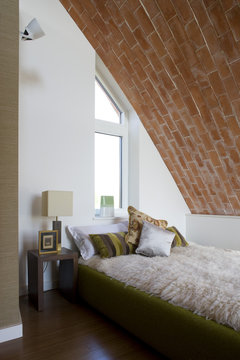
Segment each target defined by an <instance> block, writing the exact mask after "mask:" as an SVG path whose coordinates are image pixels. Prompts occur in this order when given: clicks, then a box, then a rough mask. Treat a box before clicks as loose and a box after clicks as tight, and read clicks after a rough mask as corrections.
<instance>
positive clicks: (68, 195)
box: [42, 190, 73, 251]
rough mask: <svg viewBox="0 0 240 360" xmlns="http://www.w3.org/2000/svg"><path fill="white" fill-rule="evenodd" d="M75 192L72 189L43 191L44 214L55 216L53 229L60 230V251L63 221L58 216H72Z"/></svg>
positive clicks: (59, 247)
mask: <svg viewBox="0 0 240 360" xmlns="http://www.w3.org/2000/svg"><path fill="white" fill-rule="evenodd" d="M72 214H73V192H72V191H49V190H48V191H43V192H42V216H54V217H56V220H55V221H53V230H58V251H61V228H62V222H61V221H59V220H58V216H72Z"/></svg>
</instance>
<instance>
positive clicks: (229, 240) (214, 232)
mask: <svg viewBox="0 0 240 360" xmlns="http://www.w3.org/2000/svg"><path fill="white" fill-rule="evenodd" d="M239 229H240V216H225V215H197V214H188V215H186V240H188V241H192V242H195V243H197V244H200V245H205V246H215V247H218V248H224V249H233V250H240V241H239Z"/></svg>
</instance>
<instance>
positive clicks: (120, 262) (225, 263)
mask: <svg viewBox="0 0 240 360" xmlns="http://www.w3.org/2000/svg"><path fill="white" fill-rule="evenodd" d="M79 263H81V264H84V265H88V266H90V267H92V268H94V269H96V270H98V271H100V272H103V273H104V274H106V275H108V276H110V277H112V278H114V279H117V280H119V281H121V282H124V283H125V284H126V285H131V286H133V287H135V288H137V289H139V290H142V291H145V292H147V293H149V294H151V295H155V296H158V297H160V298H162V299H163V300H166V301H168V302H169V303H171V304H173V305H177V306H181V307H183V308H185V309H188V310H191V311H192V312H194V313H196V314H198V315H201V316H204V317H205V318H207V319H213V320H215V321H216V322H218V323H221V324H224V325H228V326H230V327H232V328H234V329H235V330H237V331H240V252H239V251H234V250H224V249H217V248H214V247H206V246H200V245H197V244H193V243H191V244H190V245H189V246H188V247H185V248H183V247H179V248H177V247H175V248H173V249H172V251H171V255H170V256H169V257H160V256H156V257H152V258H149V257H144V256H141V255H135V254H134V255H123V256H118V257H114V258H110V259H101V258H100V257H99V256H94V257H93V258H91V259H89V260H87V261H85V260H83V259H80V260H79Z"/></svg>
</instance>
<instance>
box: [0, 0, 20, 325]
mask: <svg viewBox="0 0 240 360" xmlns="http://www.w3.org/2000/svg"><path fill="white" fill-rule="evenodd" d="M18 12H19V10H18V0H1V1H0V14H1V21H0V47H1V51H0V199H1V201H0V329H1V328H5V327H9V326H13V325H17V324H19V323H21V318H20V314H19V289H18V287H19V285H18V272H19V270H18V42H19V37H18V31H19V29H18Z"/></svg>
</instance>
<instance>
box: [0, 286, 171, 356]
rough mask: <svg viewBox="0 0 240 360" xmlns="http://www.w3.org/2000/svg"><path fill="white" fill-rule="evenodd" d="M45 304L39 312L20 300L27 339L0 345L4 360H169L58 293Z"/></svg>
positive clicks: (51, 294) (49, 294) (50, 293)
mask: <svg viewBox="0 0 240 360" xmlns="http://www.w3.org/2000/svg"><path fill="white" fill-rule="evenodd" d="M44 301H45V303H44V311H43V312H38V311H36V310H35V308H34V307H33V306H32V305H31V304H30V303H29V301H28V297H27V296H25V297H21V298H20V309H21V315H22V321H23V337H22V338H20V339H16V340H12V341H8V342H5V343H2V344H0V359H1V360H53V359H57V360H123V359H124V360H146V359H147V360H156V359H164V360H166V358H165V357H163V356H161V355H160V354H158V353H156V352H155V351H154V350H152V349H151V348H150V347H148V346H147V345H145V344H144V343H142V342H141V341H139V340H138V339H136V338H135V337H134V336H132V335H131V334H129V333H128V332H126V331H124V330H123V329H122V328H121V327H119V326H117V325H116V324H115V323H113V322H111V321H110V320H108V319H107V318H105V317H104V316H102V315H101V314H99V313H98V312H96V311H95V310H93V309H92V308H90V307H88V306H87V305H86V304H71V303H69V302H68V301H67V300H65V299H64V298H63V297H62V296H61V295H60V294H59V293H58V292H57V291H56V290H54V291H48V292H46V293H45V294H44Z"/></svg>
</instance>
